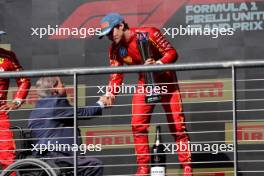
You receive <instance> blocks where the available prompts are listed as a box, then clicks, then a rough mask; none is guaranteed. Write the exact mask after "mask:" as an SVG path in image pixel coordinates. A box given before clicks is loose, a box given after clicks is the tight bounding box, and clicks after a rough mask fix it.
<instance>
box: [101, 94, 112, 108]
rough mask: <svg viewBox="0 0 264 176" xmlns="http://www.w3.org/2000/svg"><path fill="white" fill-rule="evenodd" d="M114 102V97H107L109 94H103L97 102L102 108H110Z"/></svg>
mask: <svg viewBox="0 0 264 176" xmlns="http://www.w3.org/2000/svg"><path fill="white" fill-rule="evenodd" d="M114 101H115V96H114V95H109V94H105V95H103V96H101V97H100V98H99V100H98V102H99V104H100V103H101V104H103V105H104V107H106V108H110V107H111V106H112V105H113V103H114Z"/></svg>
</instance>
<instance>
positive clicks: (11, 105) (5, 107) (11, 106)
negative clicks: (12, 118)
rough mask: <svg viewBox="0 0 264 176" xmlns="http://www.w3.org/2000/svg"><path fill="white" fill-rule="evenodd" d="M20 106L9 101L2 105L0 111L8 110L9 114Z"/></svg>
mask: <svg viewBox="0 0 264 176" xmlns="http://www.w3.org/2000/svg"><path fill="white" fill-rule="evenodd" d="M18 108H19V106H18V105H17V104H15V103H7V104H5V105H3V106H1V107H0V111H6V114H8V113H9V112H10V111H12V110H15V109H18Z"/></svg>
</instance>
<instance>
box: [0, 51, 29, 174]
mask: <svg viewBox="0 0 264 176" xmlns="http://www.w3.org/2000/svg"><path fill="white" fill-rule="evenodd" d="M21 69H22V67H21V66H20V64H19V63H18V61H17V59H16V55H15V54H14V53H13V52H11V51H7V50H5V49H2V48H0V72H6V71H20V70H21ZM16 82H17V85H18V90H17V92H16V94H15V97H14V100H13V101H12V102H10V103H9V102H8V101H7V93H8V87H9V79H8V78H0V163H1V165H2V169H5V168H6V167H7V166H9V165H10V164H12V163H13V162H14V159H15V152H14V149H15V143H14V141H13V133H12V131H11V130H10V122H9V117H8V112H9V111H11V110H14V109H17V108H19V107H20V105H21V104H22V103H23V101H24V99H25V98H26V96H27V94H28V90H29V88H30V80H29V79H28V78H17V79H16ZM14 175H15V174H12V176H14Z"/></svg>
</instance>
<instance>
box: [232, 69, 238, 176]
mask: <svg viewBox="0 0 264 176" xmlns="http://www.w3.org/2000/svg"><path fill="white" fill-rule="evenodd" d="M232 96H233V144H234V176H237V173H238V171H237V165H238V159H237V157H238V156H237V112H236V110H237V104H236V67H235V65H232Z"/></svg>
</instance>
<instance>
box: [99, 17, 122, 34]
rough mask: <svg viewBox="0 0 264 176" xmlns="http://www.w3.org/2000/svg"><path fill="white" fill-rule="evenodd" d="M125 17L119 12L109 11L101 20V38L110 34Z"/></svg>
mask: <svg viewBox="0 0 264 176" xmlns="http://www.w3.org/2000/svg"><path fill="white" fill-rule="evenodd" d="M123 21H124V18H123V17H122V16H121V15H120V14H119V13H109V14H107V15H106V16H105V17H104V18H103V19H102V20H101V22H100V26H101V30H102V31H101V34H100V35H99V39H101V38H103V37H104V36H105V35H107V34H109V32H111V30H112V29H113V28H114V27H115V26H116V25H118V24H120V23H122V22H123Z"/></svg>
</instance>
